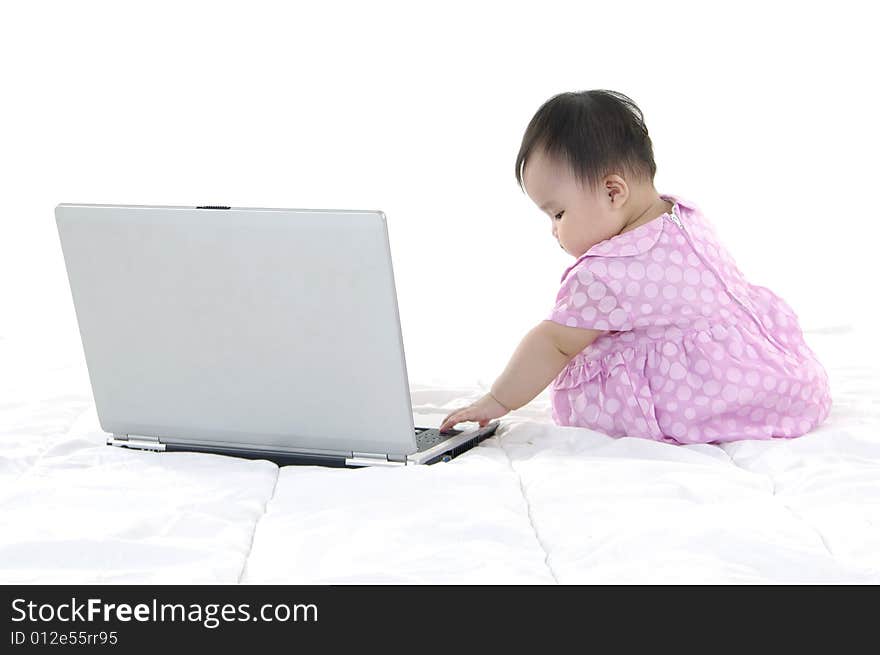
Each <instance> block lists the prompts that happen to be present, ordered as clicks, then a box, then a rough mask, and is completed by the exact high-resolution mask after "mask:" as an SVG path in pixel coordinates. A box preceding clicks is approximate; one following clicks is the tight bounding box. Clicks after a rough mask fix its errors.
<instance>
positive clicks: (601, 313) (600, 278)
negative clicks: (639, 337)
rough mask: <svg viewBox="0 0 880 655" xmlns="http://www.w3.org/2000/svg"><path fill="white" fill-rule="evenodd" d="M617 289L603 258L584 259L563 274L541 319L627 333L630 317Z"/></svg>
mask: <svg viewBox="0 0 880 655" xmlns="http://www.w3.org/2000/svg"><path fill="white" fill-rule="evenodd" d="M615 288H616V289H618V292H615V290H614V289H615ZM619 290H620V284H619V283H618V284H613V283H612V282H611V280H610V279H609V276H608V260H607V259H606V258H601V259H600V258H594V257H584V258H582V259H581V260H579V261H578V262H577V263H575V264H574V265H573V266H572V267H570V268H569V269H568V270H567V271H566V273H565V275H564V276H563V279H562V286H561V287H560V289H559V293H558V294H557V295H556V303H555V305H554V306H553V309H552V310H551V311H550V314H549V315H548V316H547V317H546V319H545V320H548V321H554V322H556V323H559V324H561V325H566V326H569V327H578V328H584V329H588V330H609V331H623V330H631V329H632V327H633V323H632V322H633V317H632V315H631V314H630V311H628V309H624V307H623V305H622V299H621V298H620V294H619ZM629 306H630V305H629V303H627V305H626V307H627V308H628V307H629Z"/></svg>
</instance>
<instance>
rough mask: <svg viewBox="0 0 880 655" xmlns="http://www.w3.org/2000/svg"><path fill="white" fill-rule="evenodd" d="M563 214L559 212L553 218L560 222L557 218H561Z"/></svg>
mask: <svg viewBox="0 0 880 655" xmlns="http://www.w3.org/2000/svg"><path fill="white" fill-rule="evenodd" d="M564 213H565V212H564V211H561V212H559V213H558V214H556V216H555V218H556V220H557V221H558V220H560V219H559V217H560V216H562V215H563V214H564Z"/></svg>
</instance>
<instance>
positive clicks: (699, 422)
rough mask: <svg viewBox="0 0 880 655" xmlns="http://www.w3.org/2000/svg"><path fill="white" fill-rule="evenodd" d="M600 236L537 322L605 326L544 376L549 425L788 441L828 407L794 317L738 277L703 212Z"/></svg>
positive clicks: (697, 439)
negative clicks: (547, 381) (547, 379)
mask: <svg viewBox="0 0 880 655" xmlns="http://www.w3.org/2000/svg"><path fill="white" fill-rule="evenodd" d="M662 197H663V198H664V199H667V200H670V201H672V202H673V203H674V205H675V206H674V209H673V212H674V214H675V215H676V216H677V217H678V218H679V219H680V221H681V224H682V226H683V227H679V226H678V225H677V224H676V223H675V222H673V221H672V220H671V219H670V216H669V215H668V214H664V215H663V216H660V217H658V218H656V219H654V220H652V221H649V222H648V223H645V224H643V225H641V226H639V227H637V228H635V229H633V230H630V231H629V232H625V233H623V234H619V235H617V236H615V237H612V238H611V239H607V240H605V241H602V242H600V243H598V244H596V245H595V246H593V247H592V248H590V250H588V251H587V252H586V253H585V254H584V255H583V256H581V257H580V258H578V260H577V261H576V262H575V263H574V264H572V265H571V266H569V267H568V268H567V269H566V270H565V272H564V273H563V275H562V279H561V280H560V283H561V286H560V290H559V293H558V294H557V297H556V303H555V305H554V307H553V309H552V311H551V312H550V314H549V316H548V317H547V320H551V321H555V322H557V323H559V324H561V325H565V326H568V327H573V328H582V329H590V330H600V331H602V332H603V334H602V335H601V336H600V337H599V338H597V339H596V340H595V341H593V343H592V344H590V346H588V347H587V348H586V349H585V350H584V351H583V352H581V353H579V354H578V355H576V356H575V357H574V358H572V360H571V361H570V362H569V363H568V365H567V366H566V367H565V368H564V369H563V370H562V372H560V374H559V375H558V376H557V378H556V379H555V380H554V381H553V382H552V383H551V385H550V395H551V399H552V407H553V411H552V415H553V419H554V421H555V422H556V423H557V424H559V425H570V426H580V427H587V428H591V429H594V430H597V431H600V432H602V433H605V434H608V435H610V436H614V437H622V436H631V437H642V438H646V439H653V440H656V441H661V442H664V443H672V444H688V443H722V442H726V441H737V440H740V439H771V438H780V437H781V438H792V437H798V436H801V435H802V434H805V433H806V432H809V431H811V430H813V429H815V428H816V427H817V426H819V425H820V424H821V423H822V422H823V421H824V420H825V419H826V418H827V416H828V414H829V412H830V409H831V394H830V388H829V384H828V376H827V374H826V371H825V369H824V368H823V367H822V365H821V364H820V363H819V361H818V360H817V358H816V356H815V354H814V353H813V351H812V350H811V349H810V348H809V347H808V346H807V344H806V343H805V341H804V338H803V333H802V331H801V329H800V327H799V321H798V317H797V315H796V314H795V312H794V311H793V310H792V309H791V307H789V306H788V304H787V303H786V302H785V301H784V300H782V298H780V297H779V296H777V295H776V294H774V293H773V292H772V291H770V290H769V289H767V288H765V287H761V286H757V285H752V284H750V283H748V282H747V281H746V280H745V278H744V276H743V274H742V272H741V271H740V270H739V268H738V267H737V266H736V264H735V262H734V260H733V258H732V257H731V255H730V253H729V252H728V251H727V250H726V249H725V248H724V247H723V246H722V245H721V244H720V243H719V242H718V240H717V233H716V232H715V230H714V228H713V227H712V225H711V223H709V221H708V220H707V219H706V218H705V217H704V216H703V214H702V213H701V212H700V211H699V209H698V208H697V207H696V206H695V205H694V204H693V203H690V202H688V201H686V200H684V199H683V198H681V197H679V196H673V195H669V194H667V195H663V196H662Z"/></svg>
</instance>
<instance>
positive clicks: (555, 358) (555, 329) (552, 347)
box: [490, 321, 602, 410]
mask: <svg viewBox="0 0 880 655" xmlns="http://www.w3.org/2000/svg"><path fill="white" fill-rule="evenodd" d="M601 334H602V331H601V330H586V329H584V328H576V327H567V326H565V325H560V324H559V323H556V322H555V321H541V322H540V323H539V324H538V325H537V326H535V327H534V328H532V329H531V330H530V331H529V332H528V334H526V336H525V337H524V338H523V340H522V341H521V342H520V344H519V346H517V349H516V351H515V352H514V353H513V356H512V357H511V358H510V362H509V363H508V364H507V368H505V369H504V372H503V373H502V374H501V375H500V376H499V377H498V379H497V380H495V384H493V385H492V389H491V390H490V392H491V394H492V395H493V396H495V398H496V399H497V400H498V402H500V403H501V404H502V405H504V406H505V407H506V408H508V409H510V410H515V409H519V408H520V407H522V406H523V405H526V404H528V403H529V402H530V401H531V400H533V399H534V398H535V396H537V395H538V394H539V393H541V392H542V391H543V390H544V389H545V388H546V387H547V385H548V384H550V383H551V382H552V381H553V380H554V379H555V378H556V376H557V375H559V373H560V372H561V371H562V369H563V368H565V366H566V364H568V362H569V361H571V359H572V357H574V356H575V355H577V354H578V353H579V352H581V351H582V350H583V349H584V348H586V347H587V346H589V345H590V344H591V343H593V341H594V340H595V339H596V338H597V337H598V336H599V335H601Z"/></svg>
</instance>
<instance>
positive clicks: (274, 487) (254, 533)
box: [238, 466, 281, 584]
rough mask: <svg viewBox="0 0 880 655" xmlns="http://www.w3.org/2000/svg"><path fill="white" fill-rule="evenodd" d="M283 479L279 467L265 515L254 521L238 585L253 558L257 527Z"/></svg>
mask: <svg viewBox="0 0 880 655" xmlns="http://www.w3.org/2000/svg"><path fill="white" fill-rule="evenodd" d="M280 477H281V467H280V466H279V467H277V470H276V471H275V484H273V485H272V493H271V494H270V495H269V498H268V499H267V500H266V503H265V504H264V505H263V513H262V514H260V515H259V516H258V517H257V520H256V521H254V530H253V532H251V542H250V544H249V545H248V551H247V553H245V556H244V562H243V563H242V565H241V571H240V572H239V574H238V584H241V579H242V578H243V577H244V571H245V569H246V568H247V565H248V560H249V559H250V558H251V551H252V550H253V549H254V537H255V536H256V534H257V526H258V525H259V524H260V520H261V519H262V518H263V517H264V516H266V509H267V508H268V507H269V503H271V502H272V499H273V498H274V497H275V489H277V488H278V478H280Z"/></svg>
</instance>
